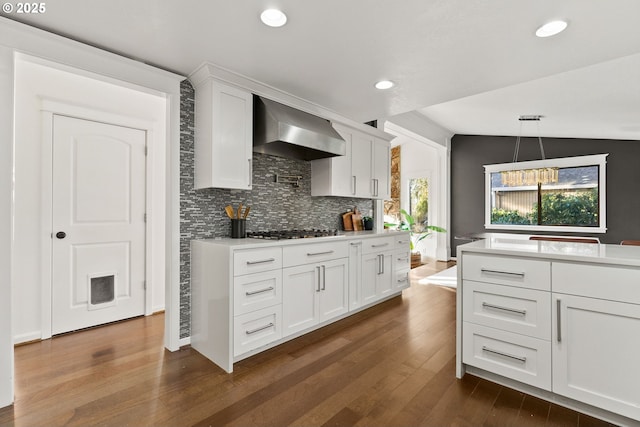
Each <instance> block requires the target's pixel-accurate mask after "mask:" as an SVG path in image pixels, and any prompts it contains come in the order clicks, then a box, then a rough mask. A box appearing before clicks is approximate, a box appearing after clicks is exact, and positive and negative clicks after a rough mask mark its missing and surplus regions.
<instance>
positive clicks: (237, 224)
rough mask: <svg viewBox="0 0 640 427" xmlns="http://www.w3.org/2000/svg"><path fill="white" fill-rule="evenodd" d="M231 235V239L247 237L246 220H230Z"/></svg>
mask: <svg viewBox="0 0 640 427" xmlns="http://www.w3.org/2000/svg"><path fill="white" fill-rule="evenodd" d="M231 237H232V238H233V239H244V238H245V237H247V220H246V219H243V218H239V219H232V220H231Z"/></svg>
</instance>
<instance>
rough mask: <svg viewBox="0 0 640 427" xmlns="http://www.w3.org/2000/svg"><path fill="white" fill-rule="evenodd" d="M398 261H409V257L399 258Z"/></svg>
mask: <svg viewBox="0 0 640 427" xmlns="http://www.w3.org/2000/svg"><path fill="white" fill-rule="evenodd" d="M398 261H409V257H408V256H406V257H403V258H398Z"/></svg>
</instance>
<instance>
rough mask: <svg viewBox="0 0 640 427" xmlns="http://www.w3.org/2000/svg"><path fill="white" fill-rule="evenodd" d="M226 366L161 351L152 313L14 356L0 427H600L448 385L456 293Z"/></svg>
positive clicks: (478, 383)
mask: <svg viewBox="0 0 640 427" xmlns="http://www.w3.org/2000/svg"><path fill="white" fill-rule="evenodd" d="M449 265H452V264H451V263H449V264H447V263H435V262H431V263H430V264H428V265H425V266H421V267H419V268H416V269H414V270H412V273H411V279H412V285H411V288H410V289H407V290H406V291H404V294H403V296H402V297H398V298H394V299H392V300H389V301H387V302H385V303H383V304H380V305H378V306H376V307H373V308H371V309H368V310H365V311H363V312H361V313H358V314H356V315H354V316H352V317H350V318H348V319H344V320H342V321H340V322H337V323H335V324H332V325H330V326H327V327H325V328H322V329H320V330H318V331H315V332H313V333H310V334H307V335H305V336H303V337H300V338H298V339H295V340H293V341H290V342H288V343H285V344H283V345H281V346H278V347H277V348H274V349H271V350H268V351H266V352H264V353H261V354H259V355H256V356H254V357H252V358H249V359H246V360H244V361H241V362H239V363H237V364H236V365H235V370H234V373H233V374H227V373H225V372H224V371H223V370H222V369H220V368H218V367H216V366H215V365H214V364H213V363H211V362H210V361H208V360H207V359H205V358H204V357H203V356H201V355H200V354H199V353H197V352H196V351H194V350H193V349H191V348H188V347H187V348H183V349H181V350H180V351H177V352H174V353H171V352H168V351H166V350H164V349H163V347H162V340H163V323H164V318H163V316H162V315H156V316H151V317H146V318H138V319H134V320H130V321H126V322H121V323H116V324H112V325H108V326H104V327H100V328H95V329H90V330H86V331H82V332H77V333H74V334H68V335H63V336H59V337H55V338H53V339H51V340H46V341H42V342H38V343H33V344H29V345H25V346H20V347H17V348H16V352H15V357H16V361H15V366H16V368H15V372H16V387H15V388H16V401H15V404H14V405H13V406H11V407H8V408H4V409H0V425H2V426H66V425H69V426H87V425H102V426H146V425H149V426H191V425H196V426H289V425H290V426H534V427H536V426H607V425H609V424H607V423H605V422H602V421H600V420H596V419H594V418H591V417H588V416H586V415H582V414H579V413H577V412H573V411H570V410H567V409H564V408H562V407H559V406H556V405H552V404H550V403H548V402H545V401H543V400H540V399H537V398H534V397H531V396H528V395H524V394H522V393H519V392H516V391H514V390H511V389H508V388H505V387H501V386H499V385H496V384H493V383H491V382H488V381H485V380H481V379H479V378H477V377H473V376H471V375H466V376H465V378H464V379H462V380H457V379H456V378H455V367H454V364H455V332H456V331H455V303H456V300H455V290H453V289H450V288H444V287H439V286H434V285H426V286H425V285H420V284H418V279H419V278H422V277H424V276H427V275H429V274H433V273H435V272H436V271H440V270H442V269H445V268H447V267H448V266H449Z"/></svg>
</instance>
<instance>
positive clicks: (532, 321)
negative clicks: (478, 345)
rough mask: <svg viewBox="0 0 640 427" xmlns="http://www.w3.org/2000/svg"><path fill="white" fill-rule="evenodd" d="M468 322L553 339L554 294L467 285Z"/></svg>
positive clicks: (467, 283)
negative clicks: (552, 304) (552, 313)
mask: <svg viewBox="0 0 640 427" xmlns="http://www.w3.org/2000/svg"><path fill="white" fill-rule="evenodd" d="M463 289H464V292H463V294H462V298H463V301H462V307H463V309H462V316H463V318H464V321H466V322H473V323H477V324H480V325H485V326H491V327H494V328H498V329H502V330H505V331H510V332H515V333H519V334H525V335H529V336H531V337H535V338H540V339H543V340H550V339H551V293H550V292H546V291H539V290H534V289H523V288H515V287H512V286H502V285H494V284H489V283H480V282H472V281H469V280H465V281H464V282H463Z"/></svg>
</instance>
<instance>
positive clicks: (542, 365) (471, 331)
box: [462, 322, 551, 390]
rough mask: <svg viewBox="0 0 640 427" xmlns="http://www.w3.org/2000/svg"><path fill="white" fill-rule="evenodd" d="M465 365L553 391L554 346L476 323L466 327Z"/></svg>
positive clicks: (464, 325)
mask: <svg viewBox="0 0 640 427" xmlns="http://www.w3.org/2000/svg"><path fill="white" fill-rule="evenodd" d="M463 330H464V332H463V343H462V347H463V350H462V360H463V362H464V363H466V364H468V365H472V366H476V367H478V368H481V369H484V370H486V371H490V372H493V373H496V374H498V375H503V376H505V377H508V378H512V379H514V380H517V381H521V382H523V383H526V384H530V385H532V386H535V387H539V388H542V389H544V390H551V343H550V342H549V341H543V340H540V339H537V338H532V337H527V336H524V335H519V334H514V333H511V332H505V331H500V330H498V329H493V328H488V327H486V326H481V325H476V324H474V323H468V322H464V324H463Z"/></svg>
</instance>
